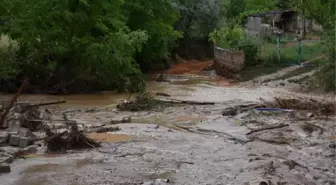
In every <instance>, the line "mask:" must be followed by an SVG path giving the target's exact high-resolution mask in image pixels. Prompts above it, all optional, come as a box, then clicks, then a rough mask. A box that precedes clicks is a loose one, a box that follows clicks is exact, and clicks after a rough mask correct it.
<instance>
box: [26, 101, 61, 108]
mask: <svg viewBox="0 0 336 185" xmlns="http://www.w3.org/2000/svg"><path fill="white" fill-rule="evenodd" d="M62 103H66V101H64V100H62V101H51V102H44V103H37V104H32V105H29V107H41V106H47V105H56V104H62Z"/></svg>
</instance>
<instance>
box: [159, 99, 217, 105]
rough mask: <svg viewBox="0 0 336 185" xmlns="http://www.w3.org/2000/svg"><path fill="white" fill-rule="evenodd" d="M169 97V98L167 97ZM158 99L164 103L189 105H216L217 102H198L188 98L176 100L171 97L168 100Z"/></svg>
mask: <svg viewBox="0 0 336 185" xmlns="http://www.w3.org/2000/svg"><path fill="white" fill-rule="evenodd" d="M167 99H168V98H167ZM156 100H157V101H160V102H163V103H171V104H188V105H215V104H216V103H215V102H197V101H187V100H176V99H171V98H169V99H168V100H161V99H156Z"/></svg>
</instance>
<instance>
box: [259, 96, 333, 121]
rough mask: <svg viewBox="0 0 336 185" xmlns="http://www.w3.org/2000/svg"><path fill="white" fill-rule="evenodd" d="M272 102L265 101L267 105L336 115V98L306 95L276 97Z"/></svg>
mask: <svg viewBox="0 0 336 185" xmlns="http://www.w3.org/2000/svg"><path fill="white" fill-rule="evenodd" d="M274 99H275V100H274V101H272V102H265V103H264V105H265V107H273V108H281V109H294V110H309V111H312V112H314V113H315V114H319V115H325V116H328V115H335V110H336V109H335V108H336V102H335V100H328V99H318V98H305V97H275V98H274Z"/></svg>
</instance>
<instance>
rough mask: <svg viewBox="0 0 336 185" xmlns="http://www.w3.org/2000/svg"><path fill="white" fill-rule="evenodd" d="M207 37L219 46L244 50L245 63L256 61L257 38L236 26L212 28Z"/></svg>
mask: <svg viewBox="0 0 336 185" xmlns="http://www.w3.org/2000/svg"><path fill="white" fill-rule="evenodd" d="M209 37H210V39H211V41H212V42H214V44H215V45H217V46H219V47H222V48H227V49H230V50H233V51H238V50H242V51H244V53H245V61H246V64H247V65H251V64H255V62H257V61H258V57H259V48H260V44H259V43H258V41H257V39H254V38H252V37H250V36H248V35H247V34H246V33H245V31H244V30H243V29H242V28H240V27H238V26H235V27H233V28H229V27H224V28H220V29H219V30H214V32H212V33H211V34H210V36H209Z"/></svg>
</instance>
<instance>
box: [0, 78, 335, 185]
mask: <svg viewBox="0 0 336 185" xmlns="http://www.w3.org/2000/svg"><path fill="white" fill-rule="evenodd" d="M192 79H195V78H194V77H192V78H190V79H187V80H186V79H184V80H183V78H182V80H181V79H180V80H176V79H175V81H174V80H173V81H171V82H166V83H160V84H161V86H162V88H160V91H163V92H166V93H169V94H171V95H172V97H171V98H174V99H181V100H193V101H212V102H216V104H215V105H196V106H195V105H180V106H172V107H167V108H165V109H160V110H152V111H142V112H120V111H117V110H116V109H115V108H114V107H115V105H114V104H111V105H106V106H102V105H99V106H97V107H93V106H92V104H91V105H90V106H88V108H83V107H80V108H78V107H76V108H71V105H68V106H67V107H49V109H50V110H52V112H53V113H54V115H53V116H54V118H55V119H57V118H60V117H61V116H62V115H63V114H62V113H64V112H67V115H68V118H69V119H71V120H76V121H77V122H78V123H80V124H81V125H83V127H85V126H92V125H101V124H106V125H111V126H115V124H113V122H112V123H111V121H112V120H116V119H117V120H118V119H122V118H125V117H127V118H128V117H131V121H130V123H122V124H117V126H119V127H120V128H121V130H120V131H118V132H113V133H100V134H98V133H96V134H95V133H94V134H90V135H89V137H91V138H93V139H96V140H98V141H101V142H103V146H102V147H101V148H97V149H93V150H84V151H70V152H69V153H68V154H62V155H61V154H55V155H50V154H48V155H45V154H39V153H41V152H42V151H43V150H44V148H43V146H41V147H39V150H38V152H37V154H34V155H29V156H26V158H25V159H17V160H15V161H14V162H13V163H12V165H11V168H12V172H11V173H9V174H6V175H2V176H0V182H1V184H4V185H45V184H48V185H65V184H67V185H110V184H112V185H140V184H147V185H149V184H176V185H197V184H200V185H221V184H222V185H230V184H231V185H248V184H250V185H257V184H258V183H259V182H260V181H261V180H266V181H269V182H270V183H272V184H275V185H324V184H325V185H328V184H329V185H331V184H335V178H336V175H335V169H336V168H335V157H336V154H335V148H336V144H335V139H336V136H335V118H334V117H330V116H329V117H325V116H314V115H312V114H311V113H312V112H310V111H295V112H294V113H286V112H277V113H274V112H261V111H257V110H255V109H249V110H247V111H244V112H241V113H238V114H237V115H234V114H232V116H230V115H227V114H225V115H222V113H223V110H226V108H228V107H232V106H235V105H242V104H250V103H257V102H260V98H263V99H266V100H271V99H272V98H273V97H274V96H278V95H281V94H291V93H289V92H286V91H284V90H283V89H276V88H273V89H272V88H267V87H262V88H260V87H258V88H245V87H227V86H226V87H223V86H219V85H218V84H217V82H216V81H211V80H195V81H197V83H196V82H195V81H193V80H192ZM188 80H189V82H187V81H188ZM154 89H155V90H158V89H156V88H154ZM121 99H122V98H121ZM281 124H286V126H283V127H281V128H277V129H270V130H264V131H259V132H254V133H251V134H249V132H250V131H251V130H255V129H258V128H262V127H270V126H274V125H281ZM167 180H168V181H169V182H167Z"/></svg>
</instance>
